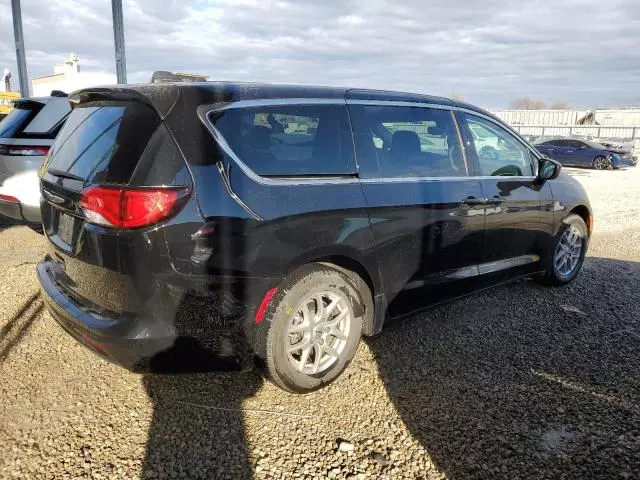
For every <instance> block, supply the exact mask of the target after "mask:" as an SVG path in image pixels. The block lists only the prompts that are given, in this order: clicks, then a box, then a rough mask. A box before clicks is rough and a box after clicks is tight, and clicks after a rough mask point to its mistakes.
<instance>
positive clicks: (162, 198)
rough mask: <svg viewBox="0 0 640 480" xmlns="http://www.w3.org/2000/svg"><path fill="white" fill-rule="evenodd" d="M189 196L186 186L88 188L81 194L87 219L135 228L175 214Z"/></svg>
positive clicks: (81, 204) (104, 223) (111, 225)
mask: <svg viewBox="0 0 640 480" xmlns="http://www.w3.org/2000/svg"><path fill="white" fill-rule="evenodd" d="M187 195H188V190H187V189H186V188H185V187H158V188H110V187H89V188H86V189H85V190H83V192H82V194H81V195H80V206H81V207H82V211H83V213H84V216H85V217H86V219H87V221H89V222H91V223H96V224H98V225H104V226H107V227H116V228H136V227H144V226H147V225H152V224H154V223H158V222H160V221H161V220H165V219H167V218H169V217H171V216H173V215H175V214H176V213H177V212H178V211H179V210H180V208H181V207H182V206H183V205H184V203H185V201H186V199H187Z"/></svg>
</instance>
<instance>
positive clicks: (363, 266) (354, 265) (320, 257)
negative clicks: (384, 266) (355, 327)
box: [286, 248, 386, 336]
mask: <svg viewBox="0 0 640 480" xmlns="http://www.w3.org/2000/svg"><path fill="white" fill-rule="evenodd" d="M309 263H321V264H324V265H327V266H330V267H333V268H336V269H337V270H340V271H342V272H343V273H347V272H352V273H355V274H356V275H357V276H358V277H359V278H360V279H361V280H362V281H363V282H364V283H365V285H366V286H367V287H368V288H369V291H370V292H371V298H370V301H371V303H369V299H365V304H368V305H369V308H371V309H372V310H373V312H372V313H371V314H370V315H365V316H364V319H365V320H364V324H363V332H362V333H363V334H364V335H367V336H369V335H374V334H376V333H378V332H379V331H380V329H381V327H382V323H383V320H381V319H383V318H384V315H385V314H386V302H384V298H385V295H384V292H383V288H382V279H381V277H380V270H379V267H378V265H377V263H374V262H372V261H370V262H367V261H366V260H365V259H364V258H363V256H362V255H360V253H359V252H358V251H357V250H355V249H350V248H347V249H337V250H333V249H332V250H324V249H322V250H318V251H314V252H309V253H306V254H304V255H302V256H300V257H298V258H296V259H295V260H293V261H292V262H291V263H290V266H289V269H288V270H287V272H286V276H289V275H291V274H292V273H293V272H295V271H296V270H297V269H299V268H300V267H302V266H304V265H307V264H309ZM363 307H365V306H364V305H363Z"/></svg>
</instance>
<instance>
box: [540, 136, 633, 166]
mask: <svg viewBox="0 0 640 480" xmlns="http://www.w3.org/2000/svg"><path fill="white" fill-rule="evenodd" d="M534 146H535V147H536V148H537V149H538V151H540V152H541V153H543V154H545V155H547V156H548V157H549V158H553V159H554V160H557V161H558V162H560V163H562V164H563V165H570V166H576V167H591V168H595V169H597V170H606V169H609V168H620V167H621V166H623V165H625V164H629V165H635V164H636V163H637V158H634V157H633V156H629V154H628V153H626V152H623V151H621V150H619V149H615V148H609V147H606V146H604V145H602V144H600V143H597V142H594V141H593V140H582V139H573V138H554V139H544V140H540V141H539V142H538V143H535V144H534Z"/></svg>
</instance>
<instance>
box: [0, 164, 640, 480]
mask: <svg viewBox="0 0 640 480" xmlns="http://www.w3.org/2000/svg"><path fill="white" fill-rule="evenodd" d="M571 174H572V175H575V176H576V177H577V178H579V179H580V180H581V181H582V182H583V183H584V184H585V186H586V187H587V188H588V191H589V193H590V196H591V199H592V203H593V206H594V209H595V212H596V215H597V217H596V230H595V234H594V238H593V241H592V244H591V248H590V252H589V257H588V258H587V260H586V262H585V265H584V270H583V272H582V273H581V274H580V276H579V277H578V279H577V280H576V281H575V282H574V283H572V284H571V285H570V286H568V287H565V288H561V289H545V288H542V287H539V286H537V285H536V284H534V283H533V282H530V281H522V282H519V283H515V284H512V285H509V286H506V287H502V288H498V289H494V290H491V291H489V292H486V293H482V294H477V295H474V296H472V297H469V298H467V299H465V300H462V301H457V302H454V303H451V304H449V305H446V306H442V307H438V308H435V309H432V310H430V311H428V312H426V313H423V314H420V315H416V316H414V317H412V318H409V319H407V320H404V321H402V322H396V323H394V324H392V325H390V326H389V327H388V328H387V329H386V330H385V332H384V333H383V334H382V335H380V336H378V337H376V338H375V339H371V340H368V341H366V342H363V343H362V344H361V347H360V349H359V350H358V354H357V356H356V358H355V360H354V362H353V363H352V365H351V366H350V367H349V369H348V370H347V371H346V372H345V374H344V375H343V376H342V377H341V378H340V379H339V380H338V381H337V382H335V383H334V384H333V385H331V386H330V387H328V388H327V389H325V390H323V391H320V392H317V393H315V394H312V395H307V396H292V395H289V394H287V393H285V392H282V391H280V390H279V389H278V388H276V387H274V386H272V385H270V384H268V383H264V382H263V381H262V380H261V379H260V378H259V377H258V376H257V375H256V374H254V373H247V374H235V375H221V374H211V375H185V376H139V375H134V374H130V373H128V372H126V371H124V370H122V369H120V368H118V367H116V366H113V365H111V364H109V363H107V362H105V361H102V360H100V359H99V358H98V357H96V356H95V355H93V354H92V353H90V352H89V351H88V350H86V349H85V348H84V347H81V346H80V345H78V344H76V343H75V342H74V341H73V340H72V339H71V338H70V337H69V336H68V335H67V334H65V333H64V332H63V331H62V330H61V329H60V328H59V327H58V326H57V325H56V324H55V322H54V321H53V320H52V319H51V317H50V316H49V315H48V313H46V311H44V310H43V306H42V301H41V300H40V298H39V296H38V288H37V281H36V278H35V274H34V263H35V262H37V260H38V259H39V258H40V257H41V255H42V252H43V249H44V247H43V245H44V242H43V239H42V237H41V236H39V235H37V234H35V233H33V232H31V231H30V230H29V229H27V228H26V227H24V226H20V225H16V224H12V223H9V222H4V223H3V224H2V226H0V229H1V230H0V245H2V251H1V252H0V268H2V270H3V271H4V272H5V275H4V280H3V281H2V282H1V283H0V307H1V308H0V311H1V312H2V313H1V314H0V378H1V379H2V382H1V383H0V477H1V478H96V479H99V478H149V479H151V478H172V477H178V478H227V479H234V480H235V479H242V478H257V479H263V478H356V479H359V478H380V479H382V478H388V479H403V478H407V479H418V478H422V479H442V478H451V479H454V478H460V479H467V478H509V479H517V478H536V479H540V478H549V479H551V478H553V479H556V478H576V479H584V478H598V479H600V478H612V479H630V478H639V475H640V407H639V404H640V302H638V300H637V298H638V296H637V295H638V289H639V288H640V223H639V222H640V188H638V185H639V180H640V168H638V169H634V170H625V171H616V172H590V171H581V170H572V171H571Z"/></svg>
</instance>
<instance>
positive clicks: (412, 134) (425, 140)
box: [350, 105, 468, 177]
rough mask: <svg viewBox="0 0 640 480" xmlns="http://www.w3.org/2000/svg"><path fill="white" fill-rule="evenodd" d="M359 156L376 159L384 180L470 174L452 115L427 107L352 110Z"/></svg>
mask: <svg viewBox="0 0 640 480" xmlns="http://www.w3.org/2000/svg"><path fill="white" fill-rule="evenodd" d="M350 112H351V121H352V122H353V127H354V131H355V134H356V148H357V150H358V157H361V156H362V157H363V158H365V157H371V156H375V159H376V160H377V164H378V168H379V170H380V175H381V176H382V177H451V176H454V177H460V176H466V175H468V170H467V165H466V163H465V160H464V156H463V154H462V149H461V147H460V141H459V138H458V131H457V129H456V126H455V123H454V120H453V117H452V116H451V112H450V111H448V110H440V109H433V108H423V107H387V106H373V105H372V106H368V105H367V106H360V105H354V106H351V107H350Z"/></svg>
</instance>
